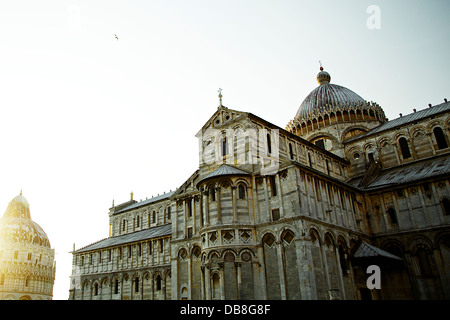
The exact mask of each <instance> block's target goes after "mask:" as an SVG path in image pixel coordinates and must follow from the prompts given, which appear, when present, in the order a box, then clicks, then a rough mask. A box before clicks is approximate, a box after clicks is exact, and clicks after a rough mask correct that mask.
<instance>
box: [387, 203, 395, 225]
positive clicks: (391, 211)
mask: <svg viewBox="0 0 450 320" xmlns="http://www.w3.org/2000/svg"><path fill="white" fill-rule="evenodd" d="M387 213H388V215H389V219H390V220H391V223H398V221H397V214H396V213H395V209H394V208H392V207H390V208H389V209H388V210H387Z"/></svg>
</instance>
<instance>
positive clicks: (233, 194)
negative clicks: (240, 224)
mask: <svg viewBox="0 0 450 320" xmlns="http://www.w3.org/2000/svg"><path fill="white" fill-rule="evenodd" d="M236 190H237V187H236V186H231V202H232V204H233V223H235V222H237V221H238V213H237V200H236V199H237V195H236Z"/></svg>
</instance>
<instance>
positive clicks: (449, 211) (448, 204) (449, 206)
mask: <svg viewBox="0 0 450 320" xmlns="http://www.w3.org/2000/svg"><path fill="white" fill-rule="evenodd" d="M441 206H442V211H443V212H444V215H446V216H449V215H450V200H448V198H447V197H444V198H442V200H441Z"/></svg>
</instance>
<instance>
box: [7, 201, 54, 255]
mask: <svg viewBox="0 0 450 320" xmlns="http://www.w3.org/2000/svg"><path fill="white" fill-rule="evenodd" d="M0 238H1V239H2V240H3V241H8V242H20V243H30V244H37V245H41V246H45V247H48V248H50V241H49V239H48V237H47V234H46V233H45V232H44V230H43V229H42V228H41V227H40V226H39V225H38V224H37V223H36V222H34V221H33V220H31V216H30V205H29V204H28V201H27V199H26V198H25V197H24V196H22V194H20V195H18V196H17V197H15V198H14V199H12V200H11V202H10V203H9V204H8V207H7V208H6V211H5V213H4V215H3V217H2V218H1V219H0Z"/></svg>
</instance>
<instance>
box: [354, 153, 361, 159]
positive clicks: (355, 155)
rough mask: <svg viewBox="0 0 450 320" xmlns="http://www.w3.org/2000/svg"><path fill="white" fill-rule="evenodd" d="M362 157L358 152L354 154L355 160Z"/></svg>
mask: <svg viewBox="0 0 450 320" xmlns="http://www.w3.org/2000/svg"><path fill="white" fill-rule="evenodd" d="M360 157H361V156H360V154H359V153H358V152H355V153H354V154H353V159H355V160H359V158H360Z"/></svg>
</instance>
